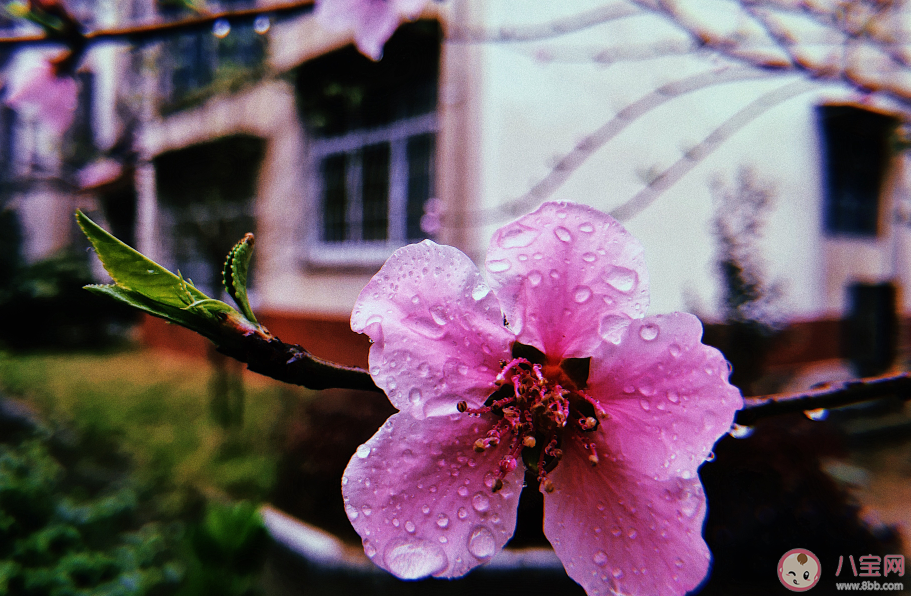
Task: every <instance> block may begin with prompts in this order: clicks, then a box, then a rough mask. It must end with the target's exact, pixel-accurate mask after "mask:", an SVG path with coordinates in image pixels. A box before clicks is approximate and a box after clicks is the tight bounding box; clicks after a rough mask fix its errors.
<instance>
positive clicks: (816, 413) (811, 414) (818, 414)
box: [803, 408, 829, 420]
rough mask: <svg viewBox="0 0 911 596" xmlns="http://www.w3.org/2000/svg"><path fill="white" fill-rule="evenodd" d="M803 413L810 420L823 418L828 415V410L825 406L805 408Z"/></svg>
mask: <svg viewBox="0 0 911 596" xmlns="http://www.w3.org/2000/svg"><path fill="white" fill-rule="evenodd" d="M803 415H804V416H806V417H807V418H809V419H810V420H825V419H826V418H828V417H829V411H828V410H827V409H825V408H816V409H815V410H806V411H805V412H804V413H803Z"/></svg>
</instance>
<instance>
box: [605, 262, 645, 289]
mask: <svg viewBox="0 0 911 596" xmlns="http://www.w3.org/2000/svg"><path fill="white" fill-rule="evenodd" d="M602 278H603V279H604V281H605V282H607V283H608V284H610V285H611V286H613V287H614V288H616V289H617V290H620V291H621V292H623V293H624V294H625V293H627V292H629V291H630V290H632V289H633V286H634V285H636V279H637V278H638V276H637V275H636V272H635V271H633V270H632V269H627V268H626V267H617V266H614V267H612V268H610V269H609V270H608V271H606V272H605V273H604V274H603V275H602Z"/></svg>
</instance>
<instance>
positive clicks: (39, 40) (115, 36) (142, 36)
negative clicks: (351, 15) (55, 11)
mask: <svg viewBox="0 0 911 596" xmlns="http://www.w3.org/2000/svg"><path fill="white" fill-rule="evenodd" d="M313 5H314V0H294V1H292V2H285V3H281V4H273V5H270V6H261V7H257V8H249V9H244V10H227V11H222V12H214V13H209V14H205V15H200V16H195V17H188V18H185V19H180V20H178V21H172V22H165V23H149V24H145V25H133V26H128V27H121V28H115V29H99V30H96V31H89V32H87V33H84V34H82V37H83V39H84V40H85V43H86V44H92V43H98V42H106V41H107V42H126V43H132V44H137V45H140V44H143V43H149V42H153V41H158V40H160V39H161V38H164V37H168V36H171V35H174V34H179V33H189V32H192V31H205V30H207V29H211V28H212V25H213V24H214V23H215V21H217V20H219V19H227V20H229V21H233V22H238V21H240V22H245V21H253V20H254V19H256V17H258V16H262V15H267V16H274V17H276V18H284V17H291V16H295V15H298V14H302V13H305V12H309V11H310V10H312V9H313ZM60 44H61V40H60V39H59V38H53V37H46V36H44V35H25V36H16V37H0V48H3V47H4V46H18V45H60Z"/></svg>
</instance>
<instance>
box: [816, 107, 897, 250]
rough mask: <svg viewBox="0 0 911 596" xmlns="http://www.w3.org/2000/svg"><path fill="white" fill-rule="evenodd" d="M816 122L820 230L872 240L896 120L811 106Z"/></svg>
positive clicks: (865, 111)
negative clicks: (820, 163)
mask: <svg viewBox="0 0 911 596" xmlns="http://www.w3.org/2000/svg"><path fill="white" fill-rule="evenodd" d="M816 117H817V122H818V124H819V128H820V134H821V137H822V139H821V140H822V152H823V168H824V172H823V179H824V181H825V203H824V205H825V206H824V208H825V213H824V222H825V230H826V232H827V233H828V234H830V235H837V236H855V237H875V236H876V235H877V234H878V233H879V211H880V193H881V192H882V187H883V182H884V181H885V176H886V173H887V171H888V168H889V163H890V160H891V158H892V154H893V151H892V148H891V147H890V139H891V135H892V133H893V131H894V130H895V127H896V126H897V125H898V119H897V118H895V117H894V116H891V115H888V114H883V113H880V112H875V111H872V110H868V109H865V108H863V107H860V106H854V105H847V104H831V105H822V106H817V108H816Z"/></svg>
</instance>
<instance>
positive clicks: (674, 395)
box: [667, 391, 680, 404]
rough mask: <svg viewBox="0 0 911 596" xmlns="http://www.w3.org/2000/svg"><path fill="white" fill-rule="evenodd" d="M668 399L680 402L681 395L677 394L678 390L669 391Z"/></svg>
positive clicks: (672, 401)
mask: <svg viewBox="0 0 911 596" xmlns="http://www.w3.org/2000/svg"><path fill="white" fill-rule="evenodd" d="M667 400H668V401H669V402H671V403H672V404H676V403H680V396H679V395H678V394H677V392H676V391H668V392H667Z"/></svg>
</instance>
